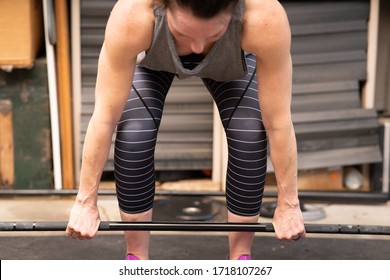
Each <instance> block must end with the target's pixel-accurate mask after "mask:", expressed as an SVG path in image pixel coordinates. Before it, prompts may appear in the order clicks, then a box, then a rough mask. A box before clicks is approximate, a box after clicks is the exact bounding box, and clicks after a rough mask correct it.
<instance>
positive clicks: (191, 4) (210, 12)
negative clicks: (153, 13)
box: [163, 0, 238, 19]
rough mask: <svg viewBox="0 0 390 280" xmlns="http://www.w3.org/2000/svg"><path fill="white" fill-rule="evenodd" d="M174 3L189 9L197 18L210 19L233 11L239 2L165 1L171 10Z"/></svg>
mask: <svg viewBox="0 0 390 280" xmlns="http://www.w3.org/2000/svg"><path fill="white" fill-rule="evenodd" d="M174 2H176V4H177V5H178V6H179V7H181V8H187V9H189V10H190V11H191V12H192V13H193V14H194V16H196V17H199V18H204V19H209V18H212V17H214V16H216V15H218V14H219V13H220V12H222V11H225V10H228V9H230V10H233V8H234V7H235V6H236V4H237V2H238V0H163V3H164V4H165V6H166V7H167V8H171V7H172V4H173V3H174Z"/></svg>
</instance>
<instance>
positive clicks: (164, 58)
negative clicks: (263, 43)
mask: <svg viewBox="0 0 390 280" xmlns="http://www.w3.org/2000/svg"><path fill="white" fill-rule="evenodd" d="M243 13H244V0H239V3H238V5H237V7H236V9H235V11H234V13H233V16H232V18H231V21H230V23H229V26H228V28H227V30H226V32H225V34H224V35H223V36H222V37H221V38H220V39H219V40H218V41H216V42H215V43H214V45H213V47H212V48H211V50H210V52H209V53H208V54H207V55H206V56H205V57H204V58H203V60H202V61H201V62H200V63H199V64H198V65H197V66H196V67H195V68H193V69H188V68H185V67H184V66H183V64H182V62H181V60H180V57H179V55H178V53H177V51H176V46H175V41H174V39H173V37H172V34H171V32H170V30H169V28H168V24H167V19H166V14H165V7H164V6H159V7H157V8H156V9H155V26H154V35H153V41H152V45H151V47H150V49H149V50H147V51H146V55H145V57H144V58H143V59H142V60H141V61H140V62H139V65H140V66H143V67H146V68H149V69H152V70H156V71H167V72H171V73H175V74H176V76H177V77H178V78H179V79H184V78H187V77H190V76H196V77H201V78H210V79H213V80H216V81H231V80H235V79H239V78H242V77H243V76H245V75H246V73H247V65H246V62H245V54H244V52H243V51H242V50H241V26H242V16H243Z"/></svg>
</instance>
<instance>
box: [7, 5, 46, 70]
mask: <svg viewBox="0 0 390 280" xmlns="http://www.w3.org/2000/svg"><path fill="white" fill-rule="evenodd" d="M43 34H44V33H43V13H42V1H41V0H17V1H14V0H1V1H0V66H2V67H4V66H11V67H31V66H32V65H33V63H34V60H35V58H36V56H37V54H38V52H39V50H40V48H41V46H42V43H43Z"/></svg>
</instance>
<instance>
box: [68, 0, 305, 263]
mask: <svg viewBox="0 0 390 280" xmlns="http://www.w3.org/2000/svg"><path fill="white" fill-rule="evenodd" d="M290 40H291V34H290V28H289V24H288V19H287V16H286V14H285V12H284V10H283V8H282V7H281V5H280V4H279V3H278V1H276V0H263V1H257V0H219V1H218V0H207V1H206V0H203V1H202V0H163V1H161V3H160V2H158V3H156V1H153V0H122V1H118V2H117V4H116V5H115V7H114V9H113V11H112V13H111V16H110V18H109V21H108V23H107V27H106V34H105V41H104V44H103V46H102V49H101V53H100V57H99V64H98V74H97V83H96V97H95V98H96V100H95V109H94V113H93V115H92V118H91V120H90V123H89V126H88V130H87V134H86V138H85V144H84V150H83V157H82V167H81V175H80V186H79V192H78V195H77V197H76V201H75V205H74V207H73V209H72V211H71V215H70V219H69V224H68V228H67V235H69V236H72V237H73V238H75V239H86V238H92V237H94V236H95V235H96V232H97V229H98V226H99V221H100V219H99V212H98V208H97V190H98V185H99V179H100V176H101V174H102V170H103V166H104V164H105V161H106V159H107V156H108V152H109V149H110V144H111V139H112V138H111V137H112V134H113V131H114V129H115V128H116V126H118V128H117V136H116V141H115V175H116V186H117V196H118V202H119V208H120V213H121V217H122V219H123V220H124V221H128V222H132V221H133V222H134V221H150V220H151V218H152V206H153V197H154V167H153V163H154V162H153V160H154V159H153V154H154V148H155V144H156V137H157V132H158V127H159V124H160V119H161V115H162V109H163V104H164V100H165V96H166V94H167V92H168V90H169V87H170V85H171V82H172V79H173V78H174V77H175V76H177V77H178V78H186V77H189V76H198V77H201V78H202V79H203V82H204V83H205V85H206V87H207V88H208V90H209V91H210V93H211V95H212V97H213V98H214V100H215V102H216V104H217V107H218V109H219V113H220V116H221V120H222V123H223V125H224V128H225V131H226V134H227V139H228V147H229V163H228V173H227V185H226V189H227V190H226V200H227V208H228V221H229V222H245V223H253V222H257V221H258V217H259V211H260V206H261V200H262V195H263V188H264V179H265V172H266V162H267V159H266V158H267V137H268V142H269V145H270V156H271V161H272V164H273V167H274V171H275V175H276V179H277V186H278V201H277V208H276V210H275V215H274V219H273V224H274V227H275V233H276V237H277V238H278V239H281V240H297V239H299V238H300V237H305V234H306V233H305V229H304V224H303V218H302V213H301V210H300V207H299V200H298V191H297V151H296V140H295V133H294V129H293V125H292V121H291V112H290V103H291V83H292V82H291V80H292V64H291V55H290ZM145 51H146V56H145V57H144V58H143V59H141V61H139V63H138V65H137V57H138V54H141V53H144V52H145ZM131 81H133V83H131ZM129 92H130V94H129ZM260 108H261V109H260ZM149 237H150V234H149V232H146V231H138V232H137V231H128V232H125V239H126V244H127V254H126V258H127V259H148V258H149ZM253 238H254V233H252V232H249V233H248V232H241V233H240V232H230V233H229V250H230V259H250V253H251V246H252V242H253Z"/></svg>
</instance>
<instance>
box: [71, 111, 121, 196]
mask: <svg viewBox="0 0 390 280" xmlns="http://www.w3.org/2000/svg"><path fill="white" fill-rule="evenodd" d="M114 129H115V126H114V125H112V124H105V123H102V122H99V120H97V119H96V117H94V116H93V117H92V118H91V120H90V123H89V125H88V129H87V133H86V136H85V141H84V146H83V154H82V165H81V173H80V185H79V195H78V196H79V197H80V198H82V199H84V198H94V197H97V191H98V186H99V183H100V179H101V175H102V172H103V169H104V165H105V163H106V161H107V157H108V154H109V151H110V146H111V143H112V134H113V131H114Z"/></svg>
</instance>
